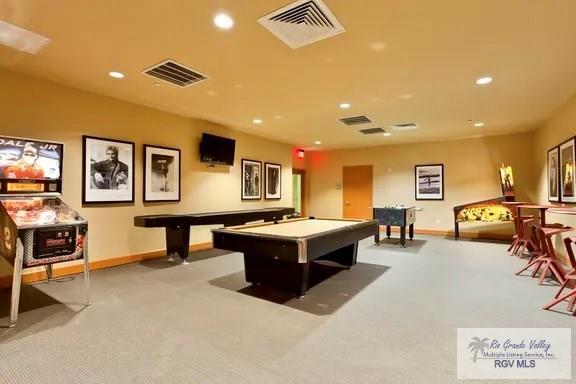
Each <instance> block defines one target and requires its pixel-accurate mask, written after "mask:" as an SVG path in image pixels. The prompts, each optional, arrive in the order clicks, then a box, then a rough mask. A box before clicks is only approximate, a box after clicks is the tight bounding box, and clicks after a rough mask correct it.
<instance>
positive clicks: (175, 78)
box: [144, 60, 208, 87]
mask: <svg viewBox="0 0 576 384" xmlns="http://www.w3.org/2000/svg"><path fill="white" fill-rule="evenodd" d="M144 73H145V74H147V75H149V76H152V77H155V78H157V79H160V80H164V81H167V82H169V83H172V84H175V85H177V86H179V87H187V86H189V85H192V84H196V83H199V82H201V81H204V80H207V79H208V76H206V75H203V74H201V73H200V72H197V71H195V70H193V69H190V68H188V67H185V66H184V65H182V64H178V63H176V62H175V61H172V60H165V61H163V62H161V63H160V64H158V65H155V66H153V67H152V68H148V69H145V70H144Z"/></svg>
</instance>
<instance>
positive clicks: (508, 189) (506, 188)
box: [500, 164, 514, 198]
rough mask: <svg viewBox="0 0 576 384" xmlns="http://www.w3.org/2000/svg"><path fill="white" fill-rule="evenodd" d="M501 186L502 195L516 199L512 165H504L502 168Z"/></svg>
mask: <svg viewBox="0 0 576 384" xmlns="http://www.w3.org/2000/svg"><path fill="white" fill-rule="evenodd" d="M500 186H501V187H502V195H504V196H507V197H512V198H513V197H514V176H513V174H512V167H511V166H510V165H508V166H505V165H504V164H502V166H501V167H500Z"/></svg>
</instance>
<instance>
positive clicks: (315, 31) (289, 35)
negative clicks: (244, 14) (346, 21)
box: [258, 0, 345, 49]
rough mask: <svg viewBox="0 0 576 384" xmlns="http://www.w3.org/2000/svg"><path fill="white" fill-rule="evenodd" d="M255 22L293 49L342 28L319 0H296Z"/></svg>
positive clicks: (325, 36)
mask: <svg viewBox="0 0 576 384" xmlns="http://www.w3.org/2000/svg"><path fill="white" fill-rule="evenodd" d="M258 22H259V23H260V24H262V25H263V26H264V27H265V28H266V29H268V30H269V31H270V32H272V33H273V34H274V35H276V37H278V38H279V39H280V40H282V41H283V42H284V43H285V44H286V45H288V46H289V47H290V48H294V49H295V48H300V47H302V46H304V45H308V44H311V43H314V42H316V41H319V40H322V39H326V38H328V37H331V36H334V35H337V34H340V33H342V32H344V31H345V29H344V27H343V26H342V24H340V22H339V21H338V19H336V16H334V14H332V12H331V11H330V9H328V7H327V6H326V4H324V3H323V2H322V0H298V1H296V2H294V3H292V4H289V5H287V6H285V7H283V8H281V9H278V10H277V11H274V12H272V13H270V14H268V15H266V16H264V17H262V18H260V19H258Z"/></svg>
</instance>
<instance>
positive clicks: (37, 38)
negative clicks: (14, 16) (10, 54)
mask: <svg viewBox="0 0 576 384" xmlns="http://www.w3.org/2000/svg"><path fill="white" fill-rule="evenodd" d="M49 42H50V39H49V38H47V37H46V36H42V35H39V34H37V33H35V32H32V31H29V30H27V29H24V28H20V27H19V26H17V25H14V24H10V23H8V22H6V21H3V20H0V44H3V45H6V46H8V47H10V48H14V49H17V50H19V51H22V52H26V53H30V54H32V55H34V54H36V53H38V52H40V50H41V49H42V48H44V47H45V46H46V44H48V43H49Z"/></svg>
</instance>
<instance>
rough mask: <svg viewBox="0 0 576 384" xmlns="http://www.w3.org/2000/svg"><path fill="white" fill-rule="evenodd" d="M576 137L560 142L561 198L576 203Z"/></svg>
mask: <svg viewBox="0 0 576 384" xmlns="http://www.w3.org/2000/svg"><path fill="white" fill-rule="evenodd" d="M574 158H575V156H574V138H572V139H570V140H568V141H565V142H564V143H562V144H560V168H559V169H560V200H561V201H562V202H566V203H576V195H575V188H574Z"/></svg>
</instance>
